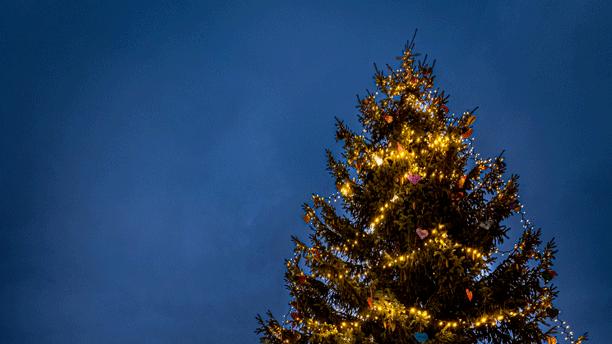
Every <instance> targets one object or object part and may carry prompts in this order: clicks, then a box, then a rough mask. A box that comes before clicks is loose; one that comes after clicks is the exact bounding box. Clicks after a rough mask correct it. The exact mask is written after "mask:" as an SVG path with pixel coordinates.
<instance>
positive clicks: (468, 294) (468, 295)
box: [465, 288, 474, 302]
mask: <svg viewBox="0 0 612 344" xmlns="http://www.w3.org/2000/svg"><path fill="white" fill-rule="evenodd" d="M465 295H467V298H468V300H470V302H472V298H473V297H474V293H472V291H471V290H469V289H468V288H465Z"/></svg>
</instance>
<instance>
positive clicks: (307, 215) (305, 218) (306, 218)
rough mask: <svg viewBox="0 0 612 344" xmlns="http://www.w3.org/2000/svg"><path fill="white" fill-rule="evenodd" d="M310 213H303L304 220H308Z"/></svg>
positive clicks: (307, 221)
mask: <svg viewBox="0 0 612 344" xmlns="http://www.w3.org/2000/svg"><path fill="white" fill-rule="evenodd" d="M310 220H311V219H310V214H308V213H306V214H304V222H306V223H309V222H310Z"/></svg>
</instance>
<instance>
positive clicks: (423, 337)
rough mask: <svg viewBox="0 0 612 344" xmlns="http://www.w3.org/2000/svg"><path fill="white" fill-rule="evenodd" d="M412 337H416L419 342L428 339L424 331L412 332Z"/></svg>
mask: <svg viewBox="0 0 612 344" xmlns="http://www.w3.org/2000/svg"><path fill="white" fill-rule="evenodd" d="M414 338H416V340H417V342H419V343H425V342H426V341H427V340H428V339H429V336H428V335H427V333H425V332H417V333H415V334H414Z"/></svg>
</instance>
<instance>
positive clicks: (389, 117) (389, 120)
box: [383, 115, 393, 123]
mask: <svg viewBox="0 0 612 344" xmlns="http://www.w3.org/2000/svg"><path fill="white" fill-rule="evenodd" d="M383 119H384V120H385V122H387V123H391V122H393V116H391V115H384V116H383Z"/></svg>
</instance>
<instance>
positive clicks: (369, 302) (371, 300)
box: [368, 297, 374, 308]
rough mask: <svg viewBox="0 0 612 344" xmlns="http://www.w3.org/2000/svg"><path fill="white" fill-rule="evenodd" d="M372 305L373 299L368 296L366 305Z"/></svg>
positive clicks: (370, 306)
mask: <svg viewBox="0 0 612 344" xmlns="http://www.w3.org/2000/svg"><path fill="white" fill-rule="evenodd" d="M373 305H374V299H372V298H371V297H368V307H369V308H372V306H373Z"/></svg>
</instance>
